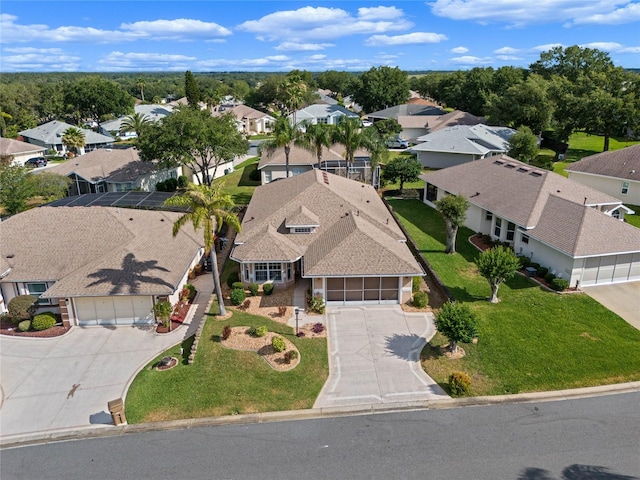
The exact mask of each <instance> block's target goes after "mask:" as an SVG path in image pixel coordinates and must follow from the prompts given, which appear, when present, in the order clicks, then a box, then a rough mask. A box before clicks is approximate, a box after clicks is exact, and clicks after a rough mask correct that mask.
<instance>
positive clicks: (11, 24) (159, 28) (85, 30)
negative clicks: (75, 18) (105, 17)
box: [0, 14, 231, 44]
mask: <svg viewBox="0 0 640 480" xmlns="http://www.w3.org/2000/svg"><path fill="white" fill-rule="evenodd" d="M17 20H18V17H17V16H15V15H9V14H0V29H1V30H2V37H0V42H1V43H5V44H9V43H26V42H31V41H41V42H82V43H118V42H132V41H135V40H141V39H144V40H168V39H171V40H190V39H194V38H197V39H200V40H201V39H202V38H203V37H205V38H206V37H207V36H211V37H216V36H226V35H230V34H231V31H230V30H228V29H226V28H224V27H221V26H220V25H218V24H216V23H212V22H210V23H206V22H202V21H200V20H189V19H177V20H155V21H150V22H136V23H123V24H122V25H120V29H116V30H102V29H98V28H93V27H77V26H73V25H71V26H62V27H57V28H50V27H49V26H48V25H40V24H32V25H22V24H19V23H17Z"/></svg>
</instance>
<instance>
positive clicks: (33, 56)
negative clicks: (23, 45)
mask: <svg viewBox="0 0 640 480" xmlns="http://www.w3.org/2000/svg"><path fill="white" fill-rule="evenodd" d="M31 50H33V51H31V52H29V53H27V52H18V54H17V55H4V54H3V55H2V57H1V59H0V69H1V70H7V71H12V72H44V71H59V72H73V71H77V70H78V69H79V68H80V65H81V61H82V59H81V58H80V57H76V56H73V55H66V54H63V53H62V51H60V50H59V49H57V48H52V49H31ZM48 50H52V51H48ZM4 51H5V52H6V51H7V49H5V50H4Z"/></svg>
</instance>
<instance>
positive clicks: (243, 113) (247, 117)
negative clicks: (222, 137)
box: [212, 105, 276, 135]
mask: <svg viewBox="0 0 640 480" xmlns="http://www.w3.org/2000/svg"><path fill="white" fill-rule="evenodd" d="M225 113H231V114H232V115H233V116H234V117H235V119H236V123H237V125H238V131H239V132H242V133H246V134H247V135H258V134H261V133H269V132H271V130H272V128H273V124H274V123H275V121H276V119H275V118H274V117H272V116H271V115H269V114H267V113H264V112H261V111H260V110H256V109H255V108H251V107H249V106H248V105H236V106H234V107H231V108H226V107H220V109H219V110H217V111H216V112H213V113H212V115H213V116H217V115H222V114H225Z"/></svg>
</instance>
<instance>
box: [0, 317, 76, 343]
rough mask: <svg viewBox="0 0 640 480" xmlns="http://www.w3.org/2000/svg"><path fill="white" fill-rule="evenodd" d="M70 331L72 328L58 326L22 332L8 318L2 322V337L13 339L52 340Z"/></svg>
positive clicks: (0, 325) (0, 329) (0, 321)
mask: <svg viewBox="0 0 640 480" xmlns="http://www.w3.org/2000/svg"><path fill="white" fill-rule="evenodd" d="M69 330H71V327H63V326H62V325H56V326H55V327H51V328H48V329H47V330H41V331H39V332H36V331H31V332H21V331H20V330H18V327H16V326H15V325H14V324H13V322H12V321H11V320H9V319H7V318H3V319H2V320H0V335H10V336H13V337H33V338H51V337H59V336H60V335H64V334H65V333H67V332H68V331H69Z"/></svg>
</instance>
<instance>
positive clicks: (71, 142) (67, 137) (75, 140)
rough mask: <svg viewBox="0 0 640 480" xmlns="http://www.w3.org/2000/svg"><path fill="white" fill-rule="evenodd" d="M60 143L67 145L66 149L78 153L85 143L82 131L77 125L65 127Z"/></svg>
mask: <svg viewBox="0 0 640 480" xmlns="http://www.w3.org/2000/svg"><path fill="white" fill-rule="evenodd" d="M62 144H63V145H64V146H65V147H67V150H69V151H71V150H73V151H75V152H76V153H80V150H81V149H82V148H83V147H84V146H85V144H86V140H85V138H84V132H83V131H82V130H80V129H79V128H77V127H69V128H67V129H66V130H65V131H64V132H62Z"/></svg>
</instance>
